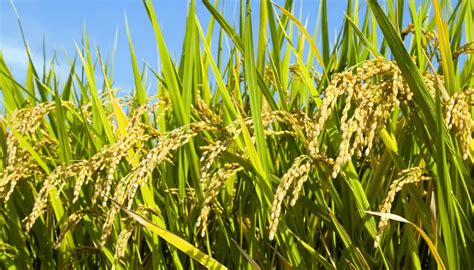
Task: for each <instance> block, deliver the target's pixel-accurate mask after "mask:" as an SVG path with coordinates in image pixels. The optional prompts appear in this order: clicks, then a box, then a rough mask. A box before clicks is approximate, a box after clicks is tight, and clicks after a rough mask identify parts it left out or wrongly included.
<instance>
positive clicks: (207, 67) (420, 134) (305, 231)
mask: <svg viewBox="0 0 474 270" xmlns="http://www.w3.org/2000/svg"><path fill="white" fill-rule="evenodd" d="M250 2H251V1H246V2H245V3H244V2H242V3H241V5H240V9H239V10H238V11H237V12H239V15H240V16H238V18H239V20H238V21H229V20H227V19H226V17H225V16H224V14H223V13H222V12H220V10H221V8H222V7H221V6H219V3H218V1H216V2H215V3H214V4H212V3H210V2H209V1H208V0H202V3H195V1H194V0H191V1H190V3H189V9H188V15H187V19H186V20H187V21H186V31H185V39H184V40H185V42H184V44H183V49H182V55H181V58H180V59H179V61H175V60H173V59H172V57H171V56H170V53H169V51H168V48H167V44H166V42H165V40H164V38H163V35H162V31H161V28H160V25H159V24H158V21H157V18H156V14H155V10H154V7H153V3H152V1H151V0H144V1H143V7H144V9H146V11H147V14H148V17H149V20H150V23H151V25H152V26H153V30H154V34H155V43H156V48H157V53H158V55H159V59H160V63H159V65H158V66H156V67H153V66H149V65H146V72H150V74H153V76H152V77H151V78H149V79H146V76H144V71H143V69H142V70H141V69H140V68H139V67H140V65H141V64H142V63H139V61H138V60H137V59H136V57H135V52H134V46H133V41H132V34H133V29H128V27H127V35H128V43H129V44H128V45H129V48H130V60H131V65H132V67H133V74H130V80H133V81H134V87H133V90H132V91H130V92H129V95H126V96H119V95H117V90H118V89H115V88H114V81H113V74H112V70H113V69H112V67H111V66H110V65H109V64H106V63H111V62H110V61H106V60H108V59H103V58H102V56H101V54H100V51H99V50H98V49H91V47H90V45H89V41H88V37H87V33H84V37H83V40H82V42H81V43H80V45H77V51H76V52H73V53H74V54H75V57H74V58H73V59H75V60H72V61H71V62H70V72H69V74H68V76H67V79H66V80H65V81H63V82H61V83H57V81H58V80H59V78H58V77H57V74H56V73H55V71H54V68H53V67H52V66H49V67H48V68H47V69H46V73H45V74H43V76H40V75H39V73H38V67H37V66H35V63H34V62H33V61H32V58H31V57H29V68H28V71H27V74H26V81H25V82H20V81H19V80H17V79H16V78H15V77H14V76H13V75H12V73H11V72H10V70H9V68H8V66H7V64H6V63H5V61H4V58H3V56H2V54H1V48H0V90H1V92H2V94H3V99H4V100H3V104H4V105H5V106H4V107H5V110H4V111H3V112H2V115H1V118H0V142H1V143H0V146H1V147H0V157H1V158H0V168H1V172H0V200H1V201H2V206H1V208H0V209H1V210H0V213H1V215H0V221H1V222H0V250H1V251H2V252H1V253H0V266H1V268H5V269H14V268H18V269H56V268H57V269H70V268H79V269H89V268H92V269H99V268H100V269H106V268H107V269H108V268H117V269H170V268H171V269H173V268H176V269H201V268H203V267H205V268H212V269H214V268H216V269H226V268H229V269H241V268H248V269H294V268H296V269H320V268H324V269H336V268H337V269H372V268H376V269H377V268H386V269H398V268H403V269H405V268H408V269H436V268H438V269H472V268H473V267H474V259H473V258H472V254H474V231H473V224H474V204H473V200H472V196H473V195H474V181H473V168H472V164H473V160H474V141H473V132H474V120H473V119H474V110H473V106H472V105H473V101H474V100H473V94H474V80H473V79H472V78H473V76H472V75H473V68H474V61H473V58H472V52H473V51H474V50H473V42H474V39H473V38H474V36H473V34H474V31H473V29H472V27H473V26H474V21H473V20H474V19H473V15H474V14H473V12H472V11H473V10H474V7H473V4H474V3H473V2H472V1H449V0H448V1H441V3H438V1H421V2H419V3H418V6H416V3H415V1H414V0H409V1H393V0H387V1H385V2H384V5H383V6H384V9H382V7H381V6H380V5H379V3H378V1H376V0H367V2H364V3H359V1H357V0H355V1H352V0H349V1H347V10H346V17H345V21H344V23H343V26H342V28H341V29H340V34H339V35H338V36H337V39H336V40H335V42H334V44H332V43H331V42H330V41H329V38H328V26H327V25H328V16H327V14H328V13H327V10H328V8H330V6H328V1H326V0H321V1H320V2H319V16H317V18H316V19H317V20H318V27H317V29H315V30H314V32H313V33H310V30H308V29H306V28H305V27H304V25H303V24H302V23H301V18H298V17H297V16H295V15H294V13H292V10H293V1H291V0H287V1H285V3H284V5H282V6H280V5H277V4H275V3H272V2H271V1H269V0H262V1H260V3H259V7H260V14H259V17H258V18H255V17H253V18H252V13H251V12H249V11H250V9H251V8H252V6H251V5H256V3H253V2H252V3H250ZM198 4H199V5H204V6H205V7H206V8H207V10H208V11H209V16H210V18H211V19H210V23H209V25H210V27H208V29H206V30H204V29H203V27H202V25H201V23H200V22H199V20H198V18H197V16H196V5H198ZM407 11H408V14H407ZM446 14H447V15H449V16H446ZM255 20H257V21H258V23H257V24H255V23H252V21H255ZM406 21H408V22H409V23H405V22H406ZM254 25H258V26H259V28H258V29H256V28H254V27H252V26H254ZM253 32H258V34H257V35H256V36H254V35H253ZM215 35H218V36H215ZM255 37H256V39H254V38H255ZM225 40H227V41H228V42H224V41H225ZM216 41H217V42H216ZM146 42H151V41H146ZM211 44H214V46H216V45H215V44H217V47H218V48H217V50H215V48H214V49H212V48H211ZM227 44H228V45H227ZM25 46H26V47H25V50H26V52H28V53H29V51H28V45H27V40H26V38H25ZM226 46H229V47H230V48H226ZM224 48H225V49H224ZM212 51H216V52H217V53H215V54H213V53H212ZM98 74H100V76H98ZM150 80H153V81H155V82H157V88H156V89H152V90H151V91H149V92H148V93H147V91H146V87H145V86H146V85H147V84H148V82H149V81H150Z"/></svg>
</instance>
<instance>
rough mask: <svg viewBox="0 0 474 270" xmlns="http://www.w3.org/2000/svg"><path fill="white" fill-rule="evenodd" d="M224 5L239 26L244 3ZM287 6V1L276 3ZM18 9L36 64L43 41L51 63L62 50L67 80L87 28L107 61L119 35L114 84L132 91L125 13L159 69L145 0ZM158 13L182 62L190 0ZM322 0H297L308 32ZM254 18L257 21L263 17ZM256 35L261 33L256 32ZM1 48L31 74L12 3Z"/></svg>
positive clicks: (3, 8) (161, 3)
mask: <svg viewBox="0 0 474 270" xmlns="http://www.w3.org/2000/svg"><path fill="white" fill-rule="evenodd" d="M223 2H224V4H225V5H224V11H225V14H226V18H228V19H229V21H231V22H235V23H237V15H236V14H235V13H234V10H237V9H238V4H239V1H236V0H227V1H223ZM258 2H259V1H252V4H253V7H254V10H253V11H254V12H258V9H257V7H258ZM275 2H276V3H282V2H284V1H275ZM328 2H329V3H330V5H329V6H328V13H329V18H330V22H329V24H330V25H329V30H330V31H329V32H330V34H331V36H334V33H335V31H336V30H338V29H339V27H340V24H341V23H342V21H343V16H344V10H345V5H346V3H345V2H346V1H343V0H336V1H334V0H330V1H328ZM14 3H15V6H16V8H17V10H18V13H19V15H20V17H21V20H22V23H23V28H24V30H25V35H26V38H27V41H28V43H29V46H30V49H31V51H32V54H33V60H34V62H35V64H36V65H40V66H41V65H42V63H43V60H42V57H43V56H42V55H43V40H44V41H45V44H46V46H45V51H46V55H47V59H48V58H50V57H51V56H52V54H53V52H54V50H56V51H57V56H58V60H59V62H60V64H59V66H58V69H59V72H60V73H62V75H63V76H64V75H65V74H66V73H67V71H68V62H67V59H66V58H65V57H64V56H65V53H67V54H68V55H69V56H70V57H73V56H74V54H75V47H74V46H75V45H74V41H76V42H77V43H80V41H81V37H82V33H83V29H84V24H85V25H86V27H87V32H88V36H89V40H90V42H91V46H94V47H95V46H96V45H97V46H98V47H99V48H100V51H101V54H102V56H103V57H105V56H106V55H107V54H108V53H111V51H112V48H113V44H114V38H115V33H116V30H117V31H118V46H117V53H116V57H115V66H114V70H115V86H116V87H120V88H122V90H123V91H125V92H129V91H130V90H131V89H132V85H133V73H132V71H131V67H130V57H129V49H128V44H127V38H126V32H125V23H124V14H125V12H126V14H127V17H128V22H129V26H130V29H131V34H132V39H133V41H134V46H135V51H136V54H137V58H138V59H139V60H140V62H141V63H143V62H142V60H144V59H146V61H147V62H148V63H150V64H151V65H152V66H153V67H156V65H157V52H156V45H155V39H154V35H153V32H152V28H151V25H150V23H149V20H148V17H147V14H146V11H145V9H144V7H143V4H142V1H137V0H116V1H113V0H95V1H94V0H15V1H14ZM153 3H154V6H155V10H156V13H157V17H158V21H159V23H160V25H161V27H162V30H163V32H164V35H165V40H166V42H167V44H168V49H169V50H170V52H171V54H172V55H173V56H174V57H175V58H178V57H179V54H180V51H181V47H182V42H183V37H184V29H185V20H186V10H187V5H188V1H187V0H174V1H173V0H155V1H154V2H153ZM196 3H197V4H196V5H197V14H198V17H199V19H200V21H201V24H202V26H203V27H206V26H207V23H208V21H209V16H210V15H209V12H208V11H207V9H206V8H205V7H204V5H203V4H201V2H200V1H196ZM318 5H319V1H317V0H300V1H298V0H296V1H295V12H296V14H299V13H300V12H301V15H302V18H304V19H308V29H309V30H310V32H312V31H313V29H314V23H313V22H315V21H316V19H315V18H316V16H317V13H318ZM255 17H258V13H257V14H256V16H255ZM254 32H257V29H255V30H254ZM0 50H1V51H2V53H3V56H4V57H5V59H6V62H7V64H8V66H9V67H10V69H11V70H12V72H13V73H14V75H15V76H16V77H17V78H20V80H22V78H24V74H25V73H26V67H27V64H26V63H27V62H26V53H25V50H24V47H23V43H22V39H21V34H20V31H19V27H18V24H17V20H16V15H15V13H14V11H13V8H12V7H11V5H10V3H9V0H0Z"/></svg>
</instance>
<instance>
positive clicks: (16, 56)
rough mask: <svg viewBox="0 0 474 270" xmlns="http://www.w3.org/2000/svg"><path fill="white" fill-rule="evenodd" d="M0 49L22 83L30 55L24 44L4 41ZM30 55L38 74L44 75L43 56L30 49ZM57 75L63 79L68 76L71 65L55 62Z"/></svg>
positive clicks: (14, 75) (48, 62)
mask: <svg viewBox="0 0 474 270" xmlns="http://www.w3.org/2000/svg"><path fill="white" fill-rule="evenodd" d="M0 51H1V52H2V55H3V59H4V60H5V63H6V64H7V67H8V68H9V69H10V71H11V73H12V75H13V77H14V78H16V79H17V80H18V81H19V82H20V83H22V82H23V81H24V80H25V77H26V72H27V69H28V55H27V53H26V49H25V48H24V46H13V45H11V44H5V43H2V44H1V46H0ZM30 56H31V59H32V61H33V64H34V66H35V68H36V71H37V72H38V76H42V75H43V63H44V61H43V56H42V54H38V53H36V52H34V51H31V50H30ZM46 61H47V66H49V64H50V59H48V57H47V58H46ZM54 69H55V73H56V75H57V76H58V75H59V76H60V77H61V79H65V78H67V75H68V74H69V66H68V65H65V64H59V65H58V64H55V66H54Z"/></svg>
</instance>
